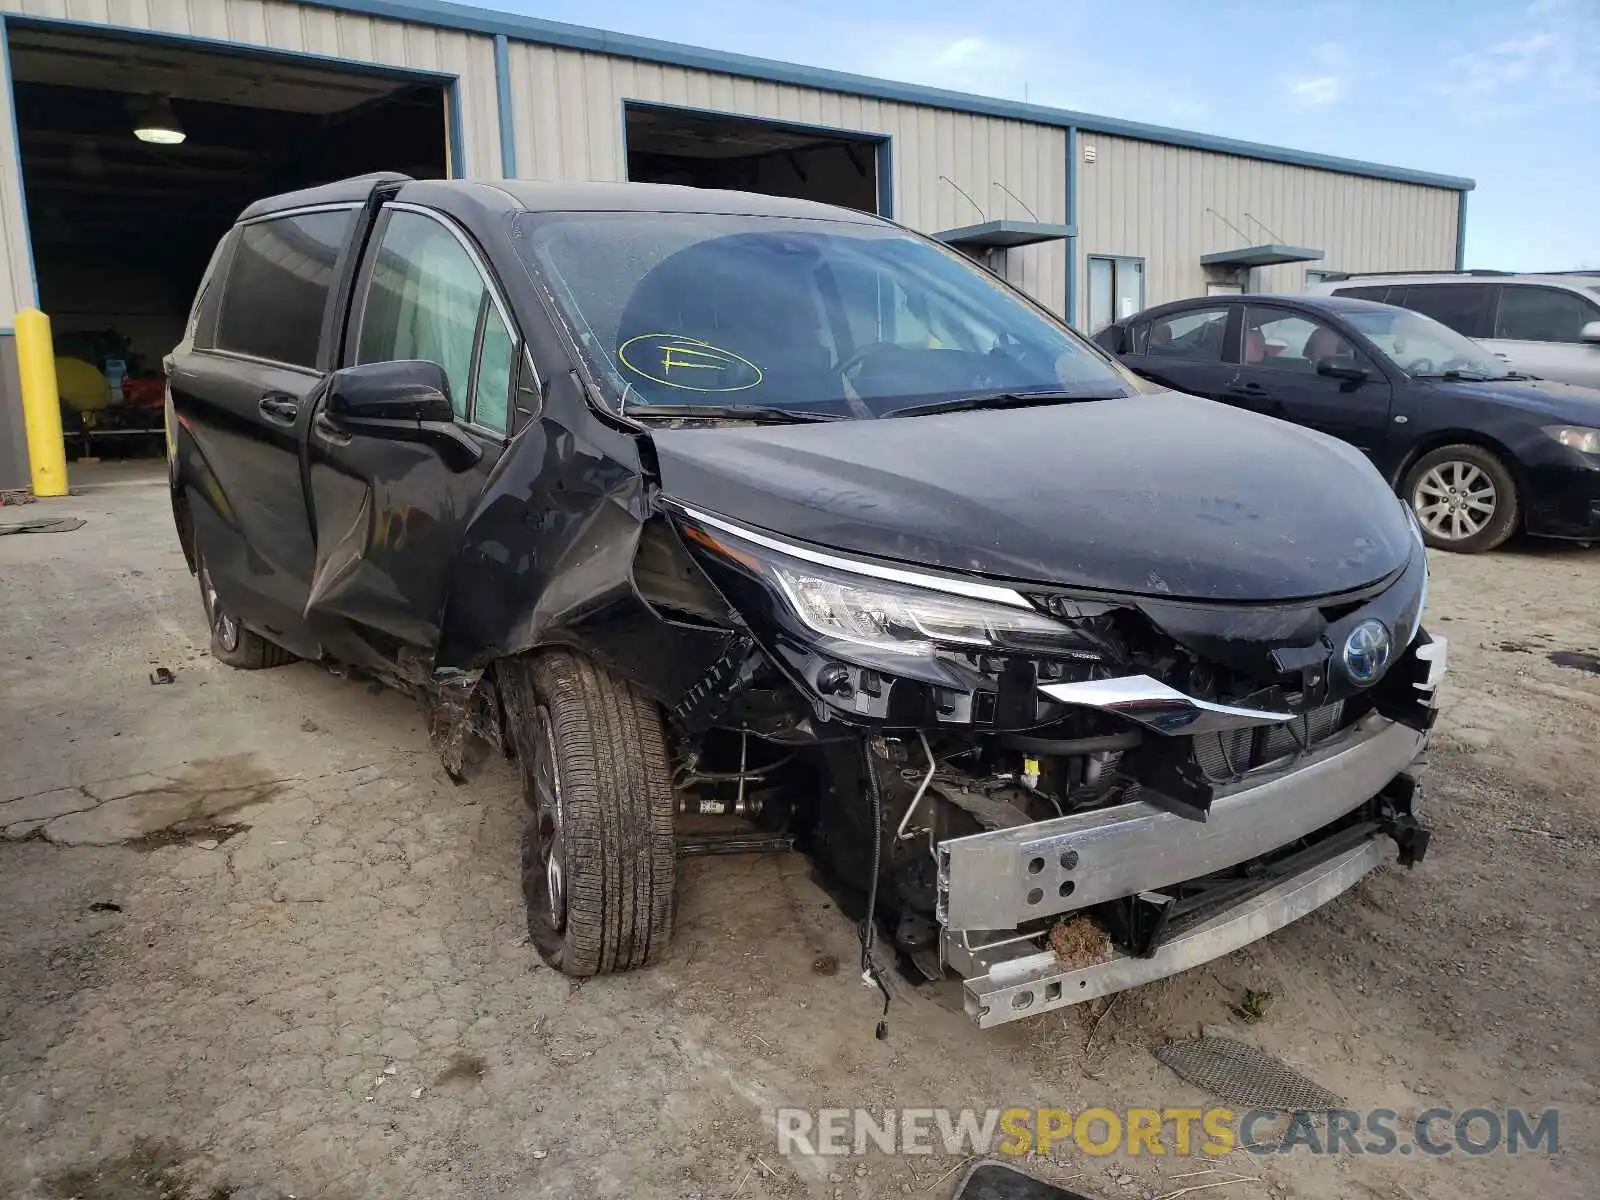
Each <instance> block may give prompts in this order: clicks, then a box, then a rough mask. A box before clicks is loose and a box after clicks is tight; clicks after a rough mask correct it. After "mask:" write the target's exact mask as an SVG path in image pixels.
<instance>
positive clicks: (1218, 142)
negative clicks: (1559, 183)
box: [302, 0, 1477, 191]
mask: <svg viewBox="0 0 1600 1200" xmlns="http://www.w3.org/2000/svg"><path fill="white" fill-rule="evenodd" d="M302 3H306V4H310V5H313V6H315V7H318V8H330V9H336V10H338V11H340V12H349V13H358V14H360V15H362V16H368V17H382V18H385V19H387V20H391V21H412V22H417V23H420V24H424V25H435V26H438V27H440V28H444V29H454V30H460V31H462V32H465V33H477V34H486V35H488V36H491V37H493V36H496V35H504V36H505V37H508V38H513V39H516V40H518V41H526V42H537V43H539V44H541V45H546V46H559V47H564V48H566V49H569V50H586V51H589V52H591V53H595V54H610V55H615V56H618V57H622V58H634V59H640V60H642V61H644V62H654V63H663V64H665V65H667V66H674V67H687V68H690V69H692V70H697V71H716V72H719V73H721V74H724V75H737V76H740V77H742V78H746V79H759V80H764V81H767V82H771V83H788V84H793V85H795V86H798V87H809V88H818V89H821V90H823V91H829V92H844V93H847V94H850V95H858V96H869V97H872V98H873V99H877V100H889V101H894V102H898V103H902V104H919V105H923V106H925V107H928V108H943V109H949V110H952V111H954V112H966V113H975V114H978V115H980V116H989V117H1000V118H1003V119H1006V120H1014V121H1028V122H1032V123H1033V124H1036V125H1051V126H1057V127H1069V126H1073V125H1076V126H1078V127H1079V128H1081V129H1087V130H1092V131H1094V132H1096V133H1105V134H1111V135H1113V136H1116V137H1128V138H1135V139H1138V140H1139V141H1145V142H1159V143H1162V144H1164V145H1169V146H1183V147H1186V148H1188V149H1191V150H1210V151H1213V152H1215V153H1218V154H1232V155H1236V156H1238V157H1241V158H1253V159H1259V160H1261V161H1263V162H1276V163H1287V164H1289V165H1290V166H1297V167H1313V168H1317V169H1319V170H1326V171H1337V172H1340V173H1342V174H1346V175H1364V176H1367V177H1369V178H1372V179H1389V180H1393V181H1395V182H1398V183H1417V184H1422V185H1424V186H1427V187H1439V188H1449V189H1451V190H1454V191H1468V190H1470V189H1472V188H1474V187H1476V186H1477V185H1476V183H1475V182H1474V181H1473V180H1471V179H1467V178H1462V177H1459V176H1455V175H1434V174H1431V173H1429V172H1426V171H1413V170H1410V169H1408V168H1405V167H1392V166H1386V165H1384V164H1382V163H1370V162H1362V161H1361V160H1359V159H1353V158H1337V157H1335V156H1333V155H1327V154H1312V153H1309V152H1307V151H1303V150H1291V149H1289V148H1287V147H1283V146H1267V145H1262V144H1260V143H1257V142H1244V141H1237V140H1235V139H1233V138H1223V137H1214V136H1212V135H1210V134H1205V133H1190V132H1187V131H1185V130H1182V129H1171V128H1168V127H1166V126H1162V125H1146V124H1143V123H1142V122H1139V121H1122V120H1118V119H1116V118H1114V117H1098V116H1095V115H1093V114H1092V113H1079V112H1072V111H1069V110H1067V109H1059V108H1048V107H1046V106H1044V105H1042V104H1021V103H1018V102H1017V101H1014V100H999V99H995V98H992V97H988V96H973V95H969V94H967V93H965V92H952V91H946V90H945V89H943V88H930V87H922V86H919V85H915V84H908V83H892V82H890V81H888V80H885V79H873V78H871V77H869V76H866V75H853V74H850V73H848V72H845V71H830V70H825V69H823V68H820V67H803V66H800V65H798V64H795V63H785V62H776V61H774V60H772V59H767V58H755V57H753V56H751V55H748V54H727V53H723V52H721V51H717V50H706V49H702V48H700V47H697V46H685V45H681V44H679V43H677V42H663V41H658V40H656V39H655V38H641V37H631V36H629V35H627V34H622V33H610V32H608V31H606V30H603V29H590V28H587V27H585V26H582V25H568V24H565V23H564V22H560V21H546V20H542V19H540V18H538V17H527V16H522V15H520V14H515V13H503V12H493V11H490V10H489V9H485V8H476V7H472V6H469V5H465V4H454V3H446V2H444V0H302Z"/></svg>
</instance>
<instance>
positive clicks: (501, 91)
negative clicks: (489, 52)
mask: <svg viewBox="0 0 1600 1200" xmlns="http://www.w3.org/2000/svg"><path fill="white" fill-rule="evenodd" d="M494 85H495V90H496V92H497V95H498V103H499V107H500V174H502V175H504V176H505V177H506V178H507V179H515V178H516V177H517V125H516V113H515V110H514V109H513V107H512V104H513V101H512V99H511V43H510V41H508V40H507V38H506V35H505V34H503V33H497V34H495V37H494Z"/></svg>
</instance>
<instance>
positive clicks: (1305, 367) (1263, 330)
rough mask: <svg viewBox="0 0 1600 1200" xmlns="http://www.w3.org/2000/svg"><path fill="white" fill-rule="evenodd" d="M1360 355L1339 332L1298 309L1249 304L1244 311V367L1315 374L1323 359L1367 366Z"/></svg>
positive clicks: (1343, 363)
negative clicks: (1302, 313)
mask: <svg viewBox="0 0 1600 1200" xmlns="http://www.w3.org/2000/svg"><path fill="white" fill-rule="evenodd" d="M1360 358H1361V356H1360V353H1359V352H1358V351H1357V350H1356V348H1355V347H1354V346H1353V345H1351V344H1350V341H1349V340H1348V339H1347V338H1345V337H1344V336H1343V335H1342V334H1340V333H1338V332H1337V331H1336V330H1334V329H1332V328H1331V327H1329V326H1327V325H1324V324H1322V323H1321V322H1320V321H1314V320H1312V319H1311V318H1310V317H1307V316H1303V315H1301V314H1300V313H1291V312H1286V311H1284V310H1283V309H1280V308H1251V309H1250V310H1249V311H1248V312H1247V313H1246V314H1245V322H1244V354H1243V363H1244V365H1245V366H1247V367H1256V368H1263V369H1269V370H1275V371H1294V372H1298V373H1300V374H1304V375H1314V374H1316V372H1317V363H1318V362H1320V361H1321V360H1322V359H1332V360H1333V361H1334V362H1336V363H1338V364H1341V365H1346V366H1366V365H1367V364H1366V363H1365V362H1362V361H1360Z"/></svg>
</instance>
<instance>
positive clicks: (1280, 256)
mask: <svg viewBox="0 0 1600 1200" xmlns="http://www.w3.org/2000/svg"><path fill="white" fill-rule="evenodd" d="M1320 261H1322V251H1321V250H1312V249H1309V248H1307V247H1305V246H1280V245H1278V244H1277V243H1276V242H1268V243H1267V244H1266V245H1263V246H1245V247H1244V248H1243V249H1240V250H1218V251H1217V252H1216V253H1214V254H1202V255H1201V256H1200V265H1201V266H1202V267H1275V266H1277V265H1278V264H1279V263H1292V262H1320Z"/></svg>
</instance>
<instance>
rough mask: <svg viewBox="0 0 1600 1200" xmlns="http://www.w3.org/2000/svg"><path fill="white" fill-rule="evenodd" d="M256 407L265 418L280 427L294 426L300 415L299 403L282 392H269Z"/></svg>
mask: <svg viewBox="0 0 1600 1200" xmlns="http://www.w3.org/2000/svg"><path fill="white" fill-rule="evenodd" d="M256 407H257V408H258V409H260V410H261V415H262V416H263V417H265V418H266V419H267V420H269V421H273V422H276V423H277V424H279V425H293V424H294V423H295V418H297V417H298V416H299V415H300V405H299V402H298V401H296V400H295V398H294V397H293V396H286V395H284V394H283V393H282V392H268V393H267V394H266V395H265V396H263V397H261V403H260V404H258V405H256Z"/></svg>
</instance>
